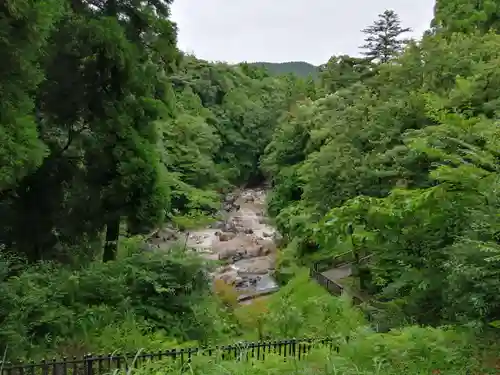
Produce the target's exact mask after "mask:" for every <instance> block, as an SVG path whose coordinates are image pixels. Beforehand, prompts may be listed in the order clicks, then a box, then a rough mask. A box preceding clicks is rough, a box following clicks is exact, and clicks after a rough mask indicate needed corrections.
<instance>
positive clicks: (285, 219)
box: [262, 2, 500, 328]
mask: <svg viewBox="0 0 500 375" xmlns="http://www.w3.org/2000/svg"><path fill="white" fill-rule="evenodd" d="M449 3H450V4H451V2H449ZM443 4H444V3H443ZM443 4H439V2H438V8H439V7H440V6H441V5H443ZM455 5H456V4H455ZM485 7H487V5H485ZM443 9H444V8H443ZM450 9H452V8H451V5H450V8H449V10H450ZM488 9H489V8H488ZM490 10H491V9H490ZM439 11H440V10H439V9H438V12H439ZM450 12H452V11H450ZM451 14H453V17H454V18H453V19H456V20H459V19H460V18H456V16H457V14H456V13H453V12H452V13H450V14H449V17H450V20H451ZM481 19H482V18H481ZM469 21H470V22H473V20H472V19H469V20H468V21H467V22H469ZM478 27H482V26H481V25H478ZM499 41H500V39H499V36H498V35H496V34H493V33H486V34H478V33H471V34H450V33H444V32H443V33H438V32H436V33H435V34H434V35H431V34H430V33H429V35H427V36H425V37H424V38H423V39H422V40H421V41H420V42H419V43H410V44H409V45H408V47H407V48H406V49H405V51H404V53H402V54H401V55H400V56H398V57H396V58H394V59H393V60H392V61H391V63H387V64H383V63H382V64H375V65H373V64H372V65H370V64H367V63H366V62H363V60H359V59H358V60H357V59H350V58H347V57H343V58H340V59H337V58H332V59H331V61H330V62H329V63H328V64H326V65H325V66H324V68H323V72H322V79H323V82H322V85H323V91H324V92H323V93H322V94H323V95H324V97H320V98H318V99H316V100H312V101H308V102H302V103H301V104H300V105H298V106H296V107H294V108H292V109H290V111H289V113H288V114H287V115H285V116H283V117H282V118H281V121H280V123H279V125H278V127H277V128H276V131H275V133H274V135H273V138H272V141H271V142H270V144H269V145H268V147H267V148H266V152H265V155H264V156H263V159H262V160H263V163H262V164H263V167H264V168H265V170H266V171H267V172H268V173H269V175H271V176H272V179H273V190H272V192H271V194H270V195H269V201H268V206H269V213H270V214H271V215H272V216H274V217H275V221H276V223H277V224H278V226H279V229H280V230H281V231H282V232H283V233H284V235H285V238H287V240H288V244H287V246H286V247H285V249H284V251H283V254H282V256H281V260H280V266H281V267H283V269H293V263H294V261H293V258H295V263H296V264H309V263H310V261H311V260H312V259H330V258H332V257H333V256H335V255H339V254H342V253H344V252H346V251H352V250H356V251H358V252H362V253H363V254H368V255H370V256H371V257H370V260H369V262H368V264H367V265H366V268H367V270H368V272H369V275H368V276H369V277H368V278H369V280H371V281H370V285H367V286H365V287H366V288H368V289H369V290H370V291H371V293H373V294H374V295H375V296H374V297H375V298H377V299H378V300H380V301H384V302H387V303H389V301H391V302H392V305H391V306H393V307H394V306H397V309H398V310H399V312H398V314H401V316H400V318H398V319H395V320H398V321H399V322H400V324H402V323H403V322H405V321H416V322H418V323H420V324H432V325H440V324H448V323H451V324H467V325H469V326H474V327H483V328H484V327H485V326H486V325H488V324H489V323H490V322H492V321H496V320H498V318H499V316H498V311H500V309H499V307H500V302H499V300H498V295H497V293H496V290H497V289H498V286H499V285H498V282H497V281H494V280H498V272H497V270H498V260H499V257H498V232H499V227H498V223H497V216H498V215H497V213H496V212H497V211H498V202H497V198H496V195H497V194H496V192H497V191H498V185H497V184H498V175H499V174H498V166H497V164H498V156H499V154H498V151H497V150H498V144H497V142H498V139H499V134H498V129H497V124H496V121H497V117H498V109H499V108H500V107H499V105H498V100H497V97H498V95H497V91H498V88H499V86H498V79H497V75H498V72H497V70H498V58H499V56H498V51H499V49H498V48H497V45H498V43H499ZM386 308H389V304H388V305H386ZM382 315H383V314H382ZM386 315H387V314H386ZM389 325H390V324H389Z"/></svg>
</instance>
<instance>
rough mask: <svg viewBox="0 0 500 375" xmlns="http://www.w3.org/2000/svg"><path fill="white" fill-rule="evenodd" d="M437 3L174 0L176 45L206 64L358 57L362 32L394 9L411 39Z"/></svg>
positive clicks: (319, 61) (430, 0) (410, 0)
mask: <svg viewBox="0 0 500 375" xmlns="http://www.w3.org/2000/svg"><path fill="white" fill-rule="evenodd" d="M434 3H435V0H252V1H249V0H174V4H173V6H172V19H173V20H174V21H175V22H177V26H178V28H179V36H178V39H179V47H180V48H181V49H182V50H183V51H185V52H190V53H194V54H195V55H196V56H197V57H199V58H202V59H206V60H217V61H227V62H230V63H237V62H241V61H248V62H254V61H271V62H285V61H297V60H299V61H307V62H310V63H312V64H315V65H319V64H322V63H324V62H326V61H327V60H328V59H329V58H330V57H331V56H332V55H337V54H344V53H345V54H350V55H356V54H358V46H360V45H361V44H363V34H362V33H361V32H360V30H361V29H363V28H365V27H366V26H368V25H370V24H371V23H372V22H373V21H374V20H375V19H376V18H377V15H378V14H379V13H382V12H383V11H384V10H385V9H393V10H395V11H396V12H397V13H398V14H399V16H400V18H401V21H402V23H403V26H404V27H411V28H412V29H413V30H414V33H413V34H414V35H415V36H420V35H422V33H423V32H424V31H425V30H426V29H427V28H428V26H429V24H430V21H431V19H432V12H433V7H434Z"/></svg>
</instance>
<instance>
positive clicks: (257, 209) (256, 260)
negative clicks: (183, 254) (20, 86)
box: [151, 189, 280, 299]
mask: <svg viewBox="0 0 500 375" xmlns="http://www.w3.org/2000/svg"><path fill="white" fill-rule="evenodd" d="M265 198H266V192H265V190H263V189H244V190H242V191H240V192H236V193H234V194H230V195H228V196H227V197H226V199H225V202H224V211H223V212H222V216H223V218H224V220H223V221H220V222H216V223H214V224H213V225H212V226H211V227H210V228H204V229H200V230H195V231H190V232H189V233H187V234H184V235H181V236H179V235H178V234H176V233H173V232H172V231H171V230H168V229H165V230H162V231H159V232H158V233H157V234H156V235H155V236H154V237H153V238H152V239H151V243H152V244H154V245H156V247H158V248H167V247H168V246H169V243H172V241H175V240H177V239H180V238H182V237H184V238H186V235H187V241H186V244H187V247H188V248H191V249H193V250H195V251H197V252H198V253H200V255H201V256H203V257H205V258H207V259H212V260H220V261H222V262H223V264H224V265H222V266H221V267H219V268H218V269H217V270H216V272H215V273H214V275H213V277H214V279H221V280H224V281H225V282H226V283H228V284H231V285H234V286H235V287H236V289H237V290H238V291H239V292H240V293H241V297H240V299H245V298H246V297H248V296H251V295H255V294H257V295H258V294H265V293H269V292H273V291H276V290H277V289H278V286H277V284H276V282H275V281H274V279H273V277H272V274H273V271H274V267H275V260H276V244H277V241H279V239H280V238H279V234H278V233H277V232H276V230H275V229H274V228H273V227H272V226H270V225H269V224H268V218H267V217H266V216H265Z"/></svg>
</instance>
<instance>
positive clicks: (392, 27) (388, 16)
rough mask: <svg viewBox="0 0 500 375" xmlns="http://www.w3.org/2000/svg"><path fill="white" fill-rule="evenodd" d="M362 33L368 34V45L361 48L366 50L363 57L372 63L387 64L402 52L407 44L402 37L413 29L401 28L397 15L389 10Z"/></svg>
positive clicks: (366, 39)
mask: <svg viewBox="0 0 500 375" xmlns="http://www.w3.org/2000/svg"><path fill="white" fill-rule="evenodd" d="M362 31H363V33H364V34H366V38H365V42H366V44H364V45H363V46H361V47H360V48H362V49H364V50H366V52H363V55H365V56H366V57H367V58H368V59H369V60H370V61H375V62H376V61H378V62H381V63H386V62H388V61H389V60H391V59H392V58H393V57H394V56H396V55H397V54H399V53H400V52H401V51H402V49H403V47H404V45H405V43H406V42H405V40H402V39H401V35H403V34H405V33H408V32H410V31H411V29H410V28H403V27H401V21H400V19H399V16H398V15H397V13H396V12H394V11H393V10H391V9H387V10H386V11H385V12H384V13H382V14H379V16H378V19H377V20H376V21H375V22H374V23H373V25H371V26H368V27H367V28H366V29H363V30H362Z"/></svg>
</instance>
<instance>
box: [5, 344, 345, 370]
mask: <svg viewBox="0 0 500 375" xmlns="http://www.w3.org/2000/svg"><path fill="white" fill-rule="evenodd" d="M336 342H337V341H336V340H334V339H331V338H326V339H300V340H298V339H291V340H281V341H265V342H263V341H261V342H242V343H239V344H233V345H228V346H216V347H214V348H188V349H173V350H167V351H163V352H157V353H140V352H138V353H135V354H129V355H116V354H108V355H99V356H95V355H87V356H84V357H83V358H76V357H73V358H62V359H59V360H58V359H53V360H48V361H47V360H45V361H41V362H38V363H35V362H32V363H20V364H12V363H9V362H6V363H2V362H0V370H1V371H0V375H104V374H111V373H116V372H119V371H120V370H123V371H128V370H129V369H131V368H139V367H142V366H144V365H146V364H147V363H151V362H158V361H162V364H163V363H164V362H165V366H172V367H175V368H183V367H185V366H186V365H187V364H189V363H190V362H191V360H192V359H193V357H195V356H198V355H202V356H211V357H213V358H215V359H217V360H222V361H224V360H237V361H238V360H239V361H248V360H250V359H255V360H265V359H266V356H269V354H271V353H273V354H275V355H279V356H281V357H283V359H284V360H286V359H287V358H290V359H292V358H293V359H298V360H300V359H302V358H303V357H304V356H305V355H306V354H307V353H308V352H309V351H310V350H311V348H312V347H313V346H315V345H321V346H326V347H328V348H330V349H331V350H335V351H337V352H338V350H339V348H338V346H337V345H336Z"/></svg>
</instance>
